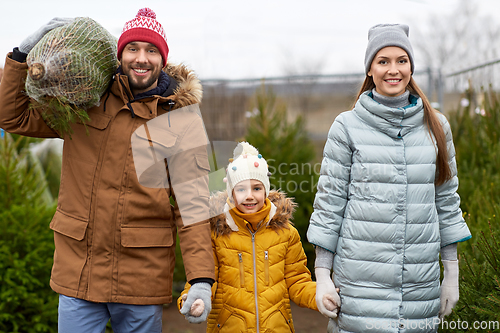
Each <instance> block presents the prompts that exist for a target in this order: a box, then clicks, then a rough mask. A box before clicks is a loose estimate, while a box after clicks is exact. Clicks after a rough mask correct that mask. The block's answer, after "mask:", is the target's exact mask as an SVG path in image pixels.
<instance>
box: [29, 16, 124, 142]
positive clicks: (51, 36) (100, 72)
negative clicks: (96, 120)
mask: <svg viewBox="0 0 500 333" xmlns="http://www.w3.org/2000/svg"><path fill="white" fill-rule="evenodd" d="M116 45H117V41H116V38H115V37H114V36H113V35H111V34H110V33H109V32H108V31H107V30H106V29H104V28H103V27H102V26H101V25H99V24H98V23H97V22H95V21H94V20H92V19H90V18H88V17H78V18H75V19H74V20H73V21H71V22H70V23H68V24H66V25H63V26H61V27H58V28H55V29H53V30H51V31H49V32H48V33H47V34H45V36H44V37H43V38H42V39H41V40H40V41H39V42H38V43H37V44H36V45H35V46H34V47H33V49H32V50H31V51H30V53H29V54H28V57H27V59H26V62H27V64H28V66H29V70H28V74H29V75H28V77H27V79H26V92H27V94H28V96H30V97H31V98H32V99H34V100H35V101H36V102H35V103H33V104H32V107H36V108H41V109H42V116H43V117H44V119H45V121H46V122H47V124H48V125H49V126H51V127H52V128H54V129H55V130H56V131H58V132H59V133H60V134H61V136H63V135H64V134H65V133H68V134H71V127H70V125H71V123H74V122H77V121H79V122H83V123H85V122H86V121H88V120H89V116H88V114H87V112H86V110H87V109H88V108H90V107H92V106H96V105H99V101H100V98H101V96H102V95H103V93H104V92H105V91H106V89H107V87H108V85H109V83H110V80H111V78H112V76H113V74H114V73H115V71H116V68H117V65H118V59H117V56H116Z"/></svg>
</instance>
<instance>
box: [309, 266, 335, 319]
mask: <svg viewBox="0 0 500 333" xmlns="http://www.w3.org/2000/svg"><path fill="white" fill-rule="evenodd" d="M314 272H315V274H316V305H317V306H318V310H319V312H321V314H323V315H324V316H326V317H329V318H336V317H337V313H338V311H339V308H340V297H339V294H338V288H337V289H336V288H335V284H334V283H333V281H332V279H331V278H330V270H329V269H328V268H323V267H316V268H315V269H314Z"/></svg>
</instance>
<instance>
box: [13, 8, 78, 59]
mask: <svg viewBox="0 0 500 333" xmlns="http://www.w3.org/2000/svg"><path fill="white" fill-rule="evenodd" d="M73 20H74V19H72V18H65V17H54V18H53V19H52V20H50V21H49V23H47V24H45V25H44V26H42V27H41V28H40V29H38V30H37V31H35V32H34V33H32V34H31V35H29V36H28V37H26V38H25V39H24V40H23V41H22V42H21V44H20V45H19V51H21V52H23V53H26V54H28V53H30V51H31V49H32V48H33V47H34V46H35V45H36V43H38V42H39V41H40V39H42V37H43V36H45V34H46V33H47V32H49V31H50V30H52V29H54V28H57V27H60V26H63V25H65V24H67V23H70V22H71V21H73Z"/></svg>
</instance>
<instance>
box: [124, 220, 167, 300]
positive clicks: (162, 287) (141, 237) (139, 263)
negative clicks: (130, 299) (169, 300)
mask: <svg viewBox="0 0 500 333" xmlns="http://www.w3.org/2000/svg"><path fill="white" fill-rule="evenodd" d="M175 236H176V234H175V231H173V229H172V228H171V227H156V228H154V227H124V226H122V227H121V245H122V247H121V249H120V254H119V259H118V260H117V265H118V285H119V290H118V294H119V295H122V296H131V295H134V296H135V297H168V296H170V295H171V293H172V274H173V272H174V267H175V241H174V239H175Z"/></svg>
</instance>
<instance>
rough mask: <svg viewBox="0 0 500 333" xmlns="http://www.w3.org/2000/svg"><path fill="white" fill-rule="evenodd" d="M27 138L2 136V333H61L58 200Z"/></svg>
mask: <svg viewBox="0 0 500 333" xmlns="http://www.w3.org/2000/svg"><path fill="white" fill-rule="evenodd" d="M21 141H22V139H18V140H16V141H14V140H13V139H12V137H11V136H10V135H9V134H5V135H4V137H3V138H2V139H0V229H1V230H2V232H1V233H0V332H56V331H57V294H55V293H54V292H53V291H52V290H51V289H50V286H49V279H50V270H51V266H52V258H53V253H54V243H53V233H52V231H51V230H50V228H49V223H50V220H51V217H52V215H53V214H54V210H55V203H54V202H53V201H47V197H46V196H44V194H45V193H46V191H45V190H46V182H45V179H44V177H43V174H41V173H40V169H39V168H37V167H36V166H35V165H34V164H32V163H30V158H29V157H28V156H30V154H29V152H28V150H27V149H24V150H21V153H19V154H18V152H17V148H18V146H19V145H20V144H21Z"/></svg>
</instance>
